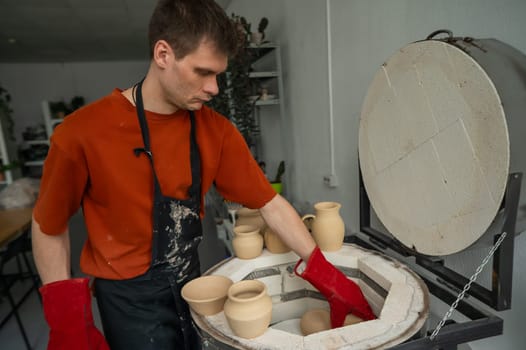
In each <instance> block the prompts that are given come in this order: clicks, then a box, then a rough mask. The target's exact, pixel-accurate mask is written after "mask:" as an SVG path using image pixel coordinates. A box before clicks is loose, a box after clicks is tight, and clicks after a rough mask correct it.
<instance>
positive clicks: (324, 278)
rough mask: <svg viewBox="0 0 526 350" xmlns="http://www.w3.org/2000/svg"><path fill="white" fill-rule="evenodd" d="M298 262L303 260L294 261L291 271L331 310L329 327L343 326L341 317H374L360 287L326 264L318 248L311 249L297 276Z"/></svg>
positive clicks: (366, 318)
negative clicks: (324, 300)
mask: <svg viewBox="0 0 526 350" xmlns="http://www.w3.org/2000/svg"><path fill="white" fill-rule="evenodd" d="M302 262H303V260H300V261H298V263H297V264H296V267H295V268H294V272H296V274H297V275H298V276H300V277H302V278H304V279H305V280H307V281H309V282H310V283H311V284H312V285H313V286H314V287H316V289H318V290H319V291H320V292H321V293H322V294H323V295H324V296H325V298H327V301H328V302H329V305H330V307H331V326H332V328H336V327H341V326H343V322H344V321H345V316H347V314H349V313H352V314H354V315H355V316H358V317H360V318H361V319H363V320H366V321H368V320H374V319H375V318H376V316H375V315H374V314H373V311H372V310H371V307H370V306H369V303H368V302H367V300H365V297H364V296H363V293H362V291H361V290H360V287H359V286H358V285H357V284H356V283H354V282H353V281H351V280H350V279H348V278H347V277H346V276H345V275H344V274H343V273H342V272H341V271H340V270H338V269H337V268H336V267H334V265H332V264H331V263H330V262H328V261H327V260H326V259H325V257H324V256H323V254H322V252H321V250H320V248H318V247H316V249H314V251H313V252H312V254H311V256H310V257H309V261H308V262H307V267H306V268H305V270H304V271H303V273H300V272H298V267H299V266H300V264H301V263H302Z"/></svg>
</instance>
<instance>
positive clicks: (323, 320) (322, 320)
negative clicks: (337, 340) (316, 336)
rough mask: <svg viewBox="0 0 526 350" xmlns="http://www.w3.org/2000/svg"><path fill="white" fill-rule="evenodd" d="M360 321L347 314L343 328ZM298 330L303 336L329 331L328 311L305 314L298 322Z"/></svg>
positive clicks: (313, 311) (329, 318)
mask: <svg viewBox="0 0 526 350" xmlns="http://www.w3.org/2000/svg"><path fill="white" fill-rule="evenodd" d="M362 321H363V320H362V319H361V318H359V317H356V316H354V315H352V314H348V315H347V316H346V317H345V321H344V324H343V326H350V325H352V324H355V323H359V322H362ZM300 328H301V333H303V335H304V336H307V335H309V334H312V333H317V332H321V331H327V330H329V329H331V316H330V313H329V311H328V310H325V309H312V310H309V311H307V312H305V313H304V314H303V316H302V317H301V320H300Z"/></svg>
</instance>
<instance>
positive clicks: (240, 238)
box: [232, 225, 263, 259]
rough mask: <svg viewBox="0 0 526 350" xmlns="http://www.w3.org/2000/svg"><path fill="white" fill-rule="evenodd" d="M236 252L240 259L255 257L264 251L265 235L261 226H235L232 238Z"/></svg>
mask: <svg viewBox="0 0 526 350" xmlns="http://www.w3.org/2000/svg"><path fill="white" fill-rule="evenodd" d="M232 248H234V253H235V254H236V256H237V257H238V258H240V259H253V258H255V257H258V256H259V255H260V254H261V252H262V251H263V237H262V236H261V234H260V233H259V228H258V227H257V226H254V225H239V226H236V227H234V239H233V240H232Z"/></svg>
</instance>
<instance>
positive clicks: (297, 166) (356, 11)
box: [228, 0, 526, 350]
mask: <svg viewBox="0 0 526 350" xmlns="http://www.w3.org/2000/svg"><path fill="white" fill-rule="evenodd" d="M325 7H326V2H325V1H322V0H287V1H279V0H267V1H265V2H261V1H255V0H233V1H232V2H231V4H230V6H229V7H228V12H235V13H237V14H240V15H244V16H245V17H246V18H247V19H248V20H249V21H251V23H253V24H254V23H257V21H258V20H259V18H260V17H262V16H268V17H269V21H270V23H269V30H268V34H269V35H268V37H269V38H270V39H272V40H273V41H276V42H279V43H280V44H281V47H282V56H283V70H284V79H285V81H284V83H285V99H286V103H287V105H286V111H287V113H286V116H285V118H287V120H286V123H288V126H287V128H286V130H281V132H282V133H285V134H284V136H283V137H281V140H282V142H283V143H284V144H283V147H284V148H285V149H286V152H287V153H286V154H289V155H290V156H289V158H288V159H286V160H287V165H288V168H287V177H288V181H289V183H288V185H289V186H288V192H287V194H288V196H289V198H290V199H291V200H292V201H293V202H304V201H308V202H310V203H314V202H317V201H321V200H336V201H339V202H341V203H342V204H343V208H342V215H343V217H344V219H345V222H346V225H347V227H348V228H349V229H350V230H352V231H354V232H356V231H357V230H358V227H359V222H358V218H359V208H358V174H359V169H358V159H357V148H358V125H359V117H360V111H361V103H362V101H363V99H364V97H365V95H366V93H367V88H368V86H369V83H370V81H371V80H372V77H373V75H374V73H375V72H376V70H377V69H378V68H379V67H380V65H381V64H382V63H383V62H384V61H385V60H387V59H388V58H389V57H390V56H391V55H392V54H393V53H394V52H395V51H396V50H397V49H399V48H401V47H403V46H405V45H406V44H408V43H410V42H413V41H416V40H420V39H424V38H425V37H426V36H427V35H428V34H430V33H431V32H433V31H435V30H437V29H441V28H447V29H450V30H452V31H453V33H454V34H455V35H458V36H471V37H474V38H496V39H499V40H502V41H504V42H506V43H508V44H510V45H512V46H514V47H515V48H517V49H519V50H521V51H522V52H525V53H526V36H525V35H524V33H526V21H524V18H523V17H524V14H526V1H524V0H504V1H498V2H497V1H494V0H463V1H461V0H441V1H436V0H330V9H331V16H332V21H331V22H332V23H331V41H332V47H333V49H332V60H331V62H332V66H333V69H332V79H333V82H332V89H333V94H334V96H333V108H334V122H335V125H334V126H335V127H334V132H335V135H334V136H335V138H334V143H335V152H336V153H335V159H336V175H337V177H338V179H339V182H340V186H339V187H337V188H335V189H330V188H328V187H326V186H325V185H324V184H323V176H324V175H326V174H328V173H329V172H330V170H331V164H330V147H329V146H330V139H329V118H328V115H329V103H330V101H329V96H328V95H329V94H328V78H327V62H328V60H327V50H326V47H327V40H326V22H325V19H326V17H325V14H326V11H325ZM273 137H275V136H274V135H273V134H270V135H264V141H266V142H269V143H272V144H275V143H277V142H278V140H276V139H273ZM524 186H526V184H524ZM524 236H525V235H524V234H523V235H521V236H520V237H519V238H518V239H517V240H516V247H515V250H516V254H515V255H516V260H515V271H514V289H513V302H512V303H513V308H512V310H508V311H505V312H501V313H498V315H499V316H501V317H503V318H504V319H505V322H504V327H505V329H504V335H502V336H499V337H495V338H491V339H485V340H481V341H477V342H473V343H471V344H470V346H471V347H472V348H473V349H477V350H478V349H496V348H501V349H520V348H522V346H523V345H519V343H520V342H524V341H526V334H525V333H524V332H523V331H522V330H521V328H520V327H521V320H523V319H524V316H523V312H524V310H526V283H525V281H526V279H525V277H524V274H522V273H521V271H520V270H521V268H522V265H523V264H524V262H525V261H524V259H525V257H524V251H525V247H526V240H525V239H524ZM486 251H487V250H482V251H481V252H477V253H468V254H466V255H465V256H462V257H461V258H462V261H461V263H460V264H461V265H463V266H468V268H465V270H466V271H474V268H475V267H476V266H477V265H478V263H479V262H480V260H481V258H482V257H483V256H484V255H485V252H486ZM455 263H456V262H455ZM471 268H473V269H471ZM470 269H471V270H470ZM488 269H489V267H488V268H487V269H486V270H485V272H486V273H491V271H488ZM438 309H439V312H438V315H439V316H440V317H441V316H442V308H438ZM446 310H447V308H446Z"/></svg>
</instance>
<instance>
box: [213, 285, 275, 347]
mask: <svg viewBox="0 0 526 350" xmlns="http://www.w3.org/2000/svg"><path fill="white" fill-rule="evenodd" d="M223 311H224V312H225V317H226V320H227V322H228V325H229V326H230V328H231V329H232V331H233V332H234V334H235V335H237V336H238V337H242V338H247V339H250V338H255V337H258V336H260V335H262V334H263V333H265V331H266V330H267V328H268V326H269V325H270V320H271V318H272V300H271V299H270V296H269V295H268V293H267V286H266V285H265V284H264V283H263V282H261V281H258V280H244V281H239V282H236V283H234V284H233V285H231V286H230V288H229V289H228V298H227V300H226V302H225V306H224V308H223Z"/></svg>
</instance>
